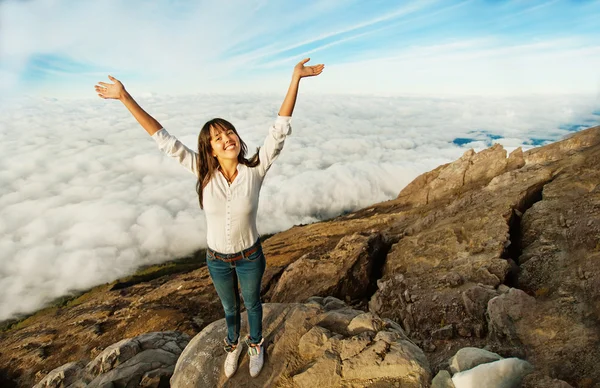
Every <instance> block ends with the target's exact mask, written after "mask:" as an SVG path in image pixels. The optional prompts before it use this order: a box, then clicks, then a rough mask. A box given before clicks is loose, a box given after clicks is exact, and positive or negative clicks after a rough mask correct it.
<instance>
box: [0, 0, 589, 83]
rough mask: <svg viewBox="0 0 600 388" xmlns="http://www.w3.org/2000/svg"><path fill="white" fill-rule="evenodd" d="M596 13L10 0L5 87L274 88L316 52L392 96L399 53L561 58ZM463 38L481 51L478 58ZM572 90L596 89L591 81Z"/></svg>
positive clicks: (519, 7) (445, 5) (407, 77)
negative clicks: (102, 79)
mask: <svg viewBox="0 0 600 388" xmlns="http://www.w3.org/2000/svg"><path fill="white" fill-rule="evenodd" d="M597 16H600V4H599V3H598V2H584V3H579V2H568V1H547V2H543V3H533V4H532V3H531V2H518V1H509V2H485V3H482V2H475V1H455V0H453V1H451V2H440V1H439V0H437V1H434V0H430V1H411V2H408V3H405V4H402V5H398V3H397V2H394V1H378V2H360V1H327V2H321V1H310V2H299V1H290V2H274V1H258V0H256V1H241V0H234V1H228V2H223V3H218V2H211V1H207V0H205V1H198V2H193V1H177V2H167V1H157V2H150V3H148V2H142V1H131V2H119V1H109V2H68V1H61V0H31V1H27V2H21V1H17V0H7V1H3V2H0V29H1V30H0V31H1V32H2V33H0V57H1V58H2V61H1V62H0V84H2V85H4V86H5V87H6V86H9V85H12V87H11V92H12V93H13V94H14V93H19V94H22V93H34V94H35V93H38V94H45V95H49V94H51V93H67V92H69V93H75V94H76V95H83V94H84V93H88V91H87V90H91V89H89V88H91V86H88V85H92V84H93V83H95V82H96V81H97V79H96V75H97V74H106V73H109V72H112V73H115V75H117V76H122V75H127V77H129V79H132V80H134V81H135V82H138V83H137V84H134V85H135V86H136V87H138V88H142V89H143V90H147V91H158V92H163V93H169V94H177V93H189V92H195V91H196V90H197V88H198V87H201V88H202V90H209V91H220V90H230V91H234V90H235V89H236V88H237V91H238V92H241V91H244V90H263V91H269V92H273V91H275V90H276V88H277V86H278V85H280V81H279V80H278V78H276V77H274V76H277V75H283V74H289V71H291V68H290V66H292V65H293V64H295V63H296V61H299V60H300V59H302V58H303V57H305V56H308V55H311V56H313V60H314V61H315V62H322V63H326V64H328V65H329V66H328V69H329V70H327V73H328V74H324V75H323V77H324V78H326V77H329V74H330V72H331V70H334V69H335V70H342V69H345V70H343V73H344V82H343V83H342V84H336V85H335V86H337V87H339V88H342V89H348V90H349V89H352V90H360V89H361V88H364V91H365V92H366V93H378V92H380V91H381V89H382V88H383V87H382V86H377V85H376V82H368V81H369V80H368V79H367V77H369V76H370V74H368V73H360V72H358V73H353V74H351V75H350V76H348V74H349V71H350V70H351V69H353V70H356V69H357V65H358V64H359V63H365V62H366V61H369V62H370V63H376V64H377V67H378V72H380V73H381V72H383V71H385V72H386V73H385V74H381V76H386V77H387V78H394V79H397V80H398V82H396V83H395V84H394V83H390V84H389V85H388V87H387V92H389V93H392V92H394V88H396V87H398V85H406V84H411V78H413V75H412V74H409V73H408V72H405V71H401V72H399V71H397V70H395V69H391V68H388V67H386V63H389V61H390V58H396V59H402V58H413V57H414V56H417V57H419V58H423V57H424V56H426V55H427V53H426V51H427V50H432V53H433V54H432V55H435V51H436V49H435V47H436V46H437V47H439V49H440V50H442V48H444V49H443V50H442V51H441V53H442V54H443V55H451V56H452V60H453V61H455V62H456V66H457V67H458V68H460V66H461V65H462V66H463V67H466V68H468V67H470V66H471V65H470V64H469V62H468V61H470V60H472V59H473V56H475V57H476V58H481V57H482V56H486V57H494V56H495V57H500V56H502V55H515V56H516V57H515V59H516V60H517V61H518V56H519V55H521V53H519V52H517V51H518V50H516V49H515V48H516V47H524V48H525V47H529V50H530V51H529V52H527V53H526V56H527V57H528V58H532V57H534V56H536V55H539V56H540V58H541V57H547V53H548V49H545V48H544V49H543V48H542V47H541V46H543V45H544V44H550V43H553V42H557V41H564V42H571V43H570V45H568V44H561V45H560V46H557V47H554V51H555V52H556V53H557V54H556V55H557V56H558V55H559V54H558V51H560V50H563V51H564V52H573V50H578V49H579V48H580V47H582V46H584V45H585V43H587V45H588V46H590V47H592V46H593V44H590V43H589V41H599V39H600V31H599V30H600V29H598V28H596V29H594V26H596V25H597V24H596V23H594V22H593V21H594V20H596V18H597ZM586 20H587V21H589V22H586ZM509 27H510V28H509ZM461 42H468V43H469V42H478V43H479V44H480V46H479V47H473V48H472V50H471V53H468V52H467V51H468V48H466V47H462V46H461V45H464V43H461ZM486 42H487V43H486ZM488 43H489V44H488ZM486 44H488V45H487V46H486ZM444 50H456V51H455V52H454V53H448V52H446V51H444ZM492 51H495V52H496V54H494V53H492ZM452 54H454V55H452ZM580 54H583V55H585V56H584V57H582V58H580V60H581V61H582V62H584V63H590V64H591V63H595V62H596V60H597V54H596V53H595V52H594V50H592V49H590V50H587V51H586V50H584V51H582V52H581V53H580ZM317 57H318V58H317ZM461 58H462V60H463V61H464V63H462V64H461V63H458V62H459V61H460V60H461ZM533 62H535V63H539V62H540V61H539V60H537V61H533ZM515 63H516V62H515ZM550 65H551V66H552V67H553V68H554V71H553V73H554V74H555V77H554V78H553V79H552V80H547V82H551V83H552V82H556V86H555V87H553V89H559V88H560V87H562V85H564V84H566V83H571V82H572V80H573V77H571V76H570V75H569V74H570V73H572V72H573V71H575V70H576V71H581V65H577V66H570V65H569V64H568V63H567V62H566V61H559V62H557V63H552V64H550ZM427 68H428V71H429V72H430V73H431V77H432V78H439V77H440V76H442V75H445V74H447V69H446V67H445V64H444V63H443V61H438V63H437V64H435V63H433V62H431V63H430V64H429V65H428V66H427ZM584 70H585V73H587V75H588V77H589V76H590V75H591V74H593V73H594V72H595V71H596V70H595V69H594V68H593V67H592V65H590V66H589V67H587V68H586V69H584ZM495 71H497V72H498V76H497V77H488V79H487V80H486V81H485V82H486V83H488V84H489V85H488V87H487V88H486V89H487V90H495V89H498V88H499V84H498V82H497V81H496V80H495V78H497V79H505V78H522V77H523V76H524V75H523V74H521V72H522V71H523V69H522V68H520V67H518V66H517V67H514V66H509V67H505V68H500V67H498V68H497V69H495ZM267 75H269V76H267ZM460 76H461V77H463V78H462V80H461V84H462V85H466V88H465V91H468V92H471V91H472V90H474V89H476V87H479V86H481V82H482V80H481V79H479V78H471V77H468V73H461V74H460ZM527 76H530V74H527ZM336 79H341V77H336ZM421 84H422V83H421ZM426 84H427V82H426V83H425V84H424V85H426ZM57 85H60V88H59V89H57V88H56V86H57ZM319 85H320V84H319ZM319 85H315V86H314V87H313V90H314V91H321V92H328V91H331V90H332V89H331V87H332V84H331V83H328V84H327V88H325V87H323V86H319ZM369 85H371V86H369ZM531 87H532V84H531V83H530V84H529V85H526V86H524V87H519V85H513V86H511V89H510V90H508V92H512V93H515V94H519V93H523V92H524V91H530V90H531ZM86 88H87V89H86ZM411 88H412V90H411V91H412V92H415V93H419V92H425V93H427V92H429V91H430V89H431V85H426V86H423V87H422V88H420V87H419V84H417V83H412V86H411ZM571 89H574V90H578V91H580V92H589V91H590V90H589V89H590V87H589V83H588V84H586V85H584V84H578V85H572V86H571ZM50 90H52V91H53V92H49V91H50ZM57 90H60V91H57ZM403 91H404V90H403ZM452 92H453V93H457V94H458V93H461V92H463V90H462V89H460V88H457V89H454V90H452ZM538 92H545V90H544V89H540V90H538Z"/></svg>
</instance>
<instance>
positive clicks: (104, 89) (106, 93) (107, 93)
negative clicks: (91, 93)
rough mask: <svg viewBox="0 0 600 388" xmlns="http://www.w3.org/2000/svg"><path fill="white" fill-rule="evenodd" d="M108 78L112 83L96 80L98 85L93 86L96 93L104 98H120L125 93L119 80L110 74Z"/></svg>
mask: <svg viewBox="0 0 600 388" xmlns="http://www.w3.org/2000/svg"><path fill="white" fill-rule="evenodd" d="M108 79H109V80H111V81H113V82H114V84H109V83H106V82H98V85H96V87H95V88H96V93H98V96H100V97H101V98H104V99H106V98H113V99H116V100H120V99H121V98H122V97H123V96H124V95H125V87H124V86H123V84H122V83H121V81H119V80H118V79H116V78H115V77H113V76H112V75H109V76H108Z"/></svg>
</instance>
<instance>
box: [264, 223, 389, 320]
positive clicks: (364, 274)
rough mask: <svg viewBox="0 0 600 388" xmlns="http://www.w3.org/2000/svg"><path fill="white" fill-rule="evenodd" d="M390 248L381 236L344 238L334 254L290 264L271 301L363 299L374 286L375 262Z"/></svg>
mask: <svg viewBox="0 0 600 388" xmlns="http://www.w3.org/2000/svg"><path fill="white" fill-rule="evenodd" d="M386 249H387V248H386V243H385V240H384V238H383V236H382V235H381V234H379V233H374V234H371V235H367V236H365V235H362V234H360V233H354V234H352V235H349V236H344V237H342V238H341V239H340V240H339V242H338V244H337V245H336V247H335V248H334V249H333V250H332V251H330V252H327V253H325V254H323V255H317V254H311V253H309V254H306V255H304V256H302V257H301V258H299V259H298V260H296V261H295V262H293V263H292V264H290V265H288V266H287V268H286V269H285V270H284V271H283V273H282V274H281V277H280V278H279V281H278V282H277V285H276V286H275V287H274V289H273V290H272V292H270V294H269V297H270V300H271V301H273V302H292V301H294V302H297V301H300V300H306V298H308V297H310V296H312V295H322V296H324V295H332V296H337V297H340V298H345V297H348V298H351V299H353V298H359V297H362V296H363V295H364V294H365V293H366V291H367V288H368V287H369V284H370V275H371V271H372V268H373V262H375V261H376V260H377V257H378V255H380V254H381V252H383V251H385V250H386ZM332 308H334V309H335V308H337V306H332Z"/></svg>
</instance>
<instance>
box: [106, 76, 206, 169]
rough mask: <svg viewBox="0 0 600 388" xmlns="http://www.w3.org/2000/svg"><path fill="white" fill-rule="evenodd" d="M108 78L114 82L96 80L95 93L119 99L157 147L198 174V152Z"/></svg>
mask: <svg viewBox="0 0 600 388" xmlns="http://www.w3.org/2000/svg"><path fill="white" fill-rule="evenodd" d="M108 78H109V79H110V80H111V81H113V82H114V83H112V84H110V83H106V82H98V85H96V93H98V96H100V97H102V98H104V99H114V100H119V101H121V102H122V103H123V105H125V107H127V109H128V110H129V112H131V114H132V115H133V117H135V119H136V120H137V122H138V123H140V125H141V126H142V127H144V129H145V130H146V132H148V134H149V135H150V136H152V138H153V139H154V140H155V141H156V143H157V144H158V148H159V149H161V150H162V151H163V152H164V153H165V154H167V155H168V156H170V157H172V158H175V159H177V161H178V162H179V163H180V164H181V165H182V166H183V167H185V168H186V169H187V170H188V171H190V172H191V173H192V174H194V175H196V176H198V174H199V168H198V154H196V153H195V152H194V151H192V150H191V149H189V148H188V147H186V146H185V145H184V144H183V143H182V142H180V141H179V140H178V139H177V138H176V137H175V136H173V135H171V134H170V133H169V132H167V130H166V129H164V128H163V127H162V125H160V123H159V122H158V121H156V120H155V119H154V117H152V116H150V115H149V114H148V113H146V111H145V110H143V109H142V107H141V106H139V105H138V103H137V102H135V100H134V99H133V97H131V95H130V94H129V93H128V92H127V91H126V90H125V87H124V86H123V84H122V83H121V81H119V80H118V79H116V78H114V77H113V76H110V75H109V76H108Z"/></svg>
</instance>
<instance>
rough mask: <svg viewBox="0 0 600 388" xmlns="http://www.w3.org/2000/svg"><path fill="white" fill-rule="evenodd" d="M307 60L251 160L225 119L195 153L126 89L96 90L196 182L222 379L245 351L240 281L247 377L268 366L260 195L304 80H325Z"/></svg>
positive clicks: (210, 125) (207, 127) (213, 124)
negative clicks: (221, 344)
mask: <svg viewBox="0 0 600 388" xmlns="http://www.w3.org/2000/svg"><path fill="white" fill-rule="evenodd" d="M309 60H310V58H306V59H304V60H302V61H300V63H298V64H297V65H296V66H295V67H294V72H293V75H292V81H291V84H290V86H289V89H288V92H287V94H286V96H285V99H284V100H283V103H282V105H281V109H280V110H279V115H278V117H277V119H276V120H275V124H274V125H273V126H272V127H271V128H270V131H269V134H268V135H267V138H266V139H265V142H264V144H263V146H262V147H261V148H260V149H259V150H258V151H257V153H256V154H255V155H254V156H253V157H252V158H250V159H246V151H247V148H246V144H245V143H244V142H243V141H242V139H241V138H240V137H239V135H238V133H237V131H236V129H235V128H234V126H233V125H231V123H229V122H227V121H225V120H223V119H219V118H216V119H213V120H210V121H208V122H207V123H206V124H204V126H203V127H202V129H201V130H200V134H199V136H198V152H197V153H196V152H194V151H192V150H190V149H189V148H187V147H186V146H185V145H183V144H182V143H181V142H180V141H179V140H177V138H175V137H174V136H173V135H170V134H169V133H168V132H167V131H166V129H164V128H163V127H162V125H160V124H159V123H158V121H156V120H155V119H154V118H153V117H152V116H150V115H149V114H148V113H146V112H145V111H144V110H143V109H142V108H141V107H140V106H139V105H138V104H137V103H136V102H135V100H134V99H133V98H132V97H131V96H130V95H129V93H127V91H126V90H125V88H124V87H123V84H122V83H121V82H120V81H119V80H117V79H115V78H113V77H112V76H109V77H108V78H109V79H110V80H111V81H112V82H113V83H105V82H99V83H98V85H96V92H97V93H98V96H100V97H101V98H104V99H117V100H120V101H121V102H122V103H123V104H124V105H125V107H127V109H129V111H130V112H131V114H132V115H133V116H134V117H135V119H136V120H137V121H138V122H139V123H140V124H141V125H142V127H144V129H145V130H146V131H147V132H148V134H150V136H152V137H153V138H154V139H155V140H156V142H157V143H158V146H159V148H160V149H161V150H163V151H164V152H165V153H166V154H167V155H169V156H172V157H175V158H177V160H178V161H179V163H181V164H182V165H183V166H184V167H186V168H187V169H188V170H189V171H191V172H192V173H193V174H194V175H196V177H197V178H198V181H197V184H196V190H197V192H198V197H199V202H200V208H202V209H204V211H205V213H206V221H207V245H208V249H207V252H206V263H207V267H208V270H209V272H210V276H211V278H212V281H213V283H214V285H215V288H216V290H217V294H218V295H219V298H220V299H221V303H222V304H223V309H224V310H225V321H226V322H227V337H226V338H225V350H226V351H227V357H226V359H225V367H224V369H225V374H226V376H227V377H231V376H232V375H233V374H234V373H235V371H236V370H237V365H238V360H239V356H240V354H241V352H242V348H243V345H242V344H240V340H239V337H240V322H241V320H240V299H239V291H238V280H239V283H240V285H241V291H242V296H243V298H244V305H245V306H246V310H247V312H248V326H249V328H250V334H249V336H248V337H247V338H246V340H245V342H246V344H247V346H248V354H249V356H250V362H249V365H250V375H251V376H252V377H255V376H257V375H258V374H259V373H260V371H261V369H262V366H263V362H264V347H263V337H262V303H261V301H260V286H261V280H262V276H263V273H264V271H265V266H266V262H265V257H264V255H263V252H262V247H261V245H260V240H259V238H258V237H259V235H258V231H257V229H256V212H257V208H258V194H259V192H260V187H261V185H262V182H263V179H264V177H265V174H266V172H267V170H268V169H269V167H270V166H271V164H272V163H273V161H274V160H275V159H276V158H277V155H278V154H279V152H280V151H281V149H282V148H283V143H284V141H285V138H286V136H287V135H289V134H291V127H290V121H291V116H292V112H293V111H294V105H295V103H296V96H297V94H298V86H299V84H300V80H301V79H302V78H304V77H311V76H316V75H319V74H321V72H322V71H323V68H324V65H322V64H320V65H315V66H304V65H305V64H306V63H307V62H308V61H309Z"/></svg>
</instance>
